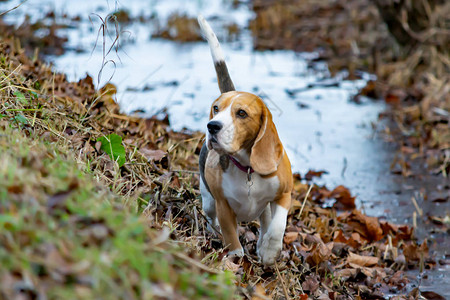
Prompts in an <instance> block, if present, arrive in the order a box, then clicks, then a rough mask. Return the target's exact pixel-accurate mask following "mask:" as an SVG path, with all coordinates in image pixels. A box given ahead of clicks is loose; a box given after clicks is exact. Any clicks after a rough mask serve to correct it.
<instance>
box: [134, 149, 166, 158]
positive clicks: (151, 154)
mask: <svg viewBox="0 0 450 300" xmlns="http://www.w3.org/2000/svg"><path fill="white" fill-rule="evenodd" d="M139 152H140V153H141V154H142V155H143V156H144V157H145V158H146V159H147V160H148V161H151V160H152V161H160V160H161V159H163V158H164V157H165V156H166V155H167V152H165V151H162V150H159V149H157V150H152V149H148V148H144V149H140V150H139Z"/></svg>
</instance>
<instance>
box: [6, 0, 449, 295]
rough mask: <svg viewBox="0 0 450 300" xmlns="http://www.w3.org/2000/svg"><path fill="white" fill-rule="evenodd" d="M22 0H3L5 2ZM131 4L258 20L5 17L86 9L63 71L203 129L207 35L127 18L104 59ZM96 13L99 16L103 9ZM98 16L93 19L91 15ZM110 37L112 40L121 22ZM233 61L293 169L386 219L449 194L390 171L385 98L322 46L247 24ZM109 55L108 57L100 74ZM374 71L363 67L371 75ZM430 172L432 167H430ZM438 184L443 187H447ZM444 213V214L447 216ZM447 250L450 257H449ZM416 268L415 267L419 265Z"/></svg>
mask: <svg viewBox="0 0 450 300" xmlns="http://www.w3.org/2000/svg"><path fill="white" fill-rule="evenodd" d="M18 3H20V1H9V2H7V4H3V3H2V4H0V9H1V10H5V9H6V8H9V7H11V6H14V5H15V4H18ZM116 5H119V8H121V7H122V5H123V6H125V7H126V8H127V9H128V10H129V13H130V15H131V16H142V18H143V19H147V20H150V19H151V18H150V17H151V16H153V20H156V19H157V20H159V21H160V22H161V23H164V20H166V19H167V18H168V16H169V15H170V14H171V13H173V12H175V11H178V12H180V13H186V14H188V15H190V16H196V15H197V14H198V13H200V12H201V13H202V14H203V15H204V16H205V17H206V18H207V19H210V20H211V24H212V26H213V28H215V29H216V30H217V32H218V36H219V39H221V40H224V39H225V36H226V34H225V32H224V30H223V27H224V25H226V24H231V23H236V24H237V25H238V26H239V27H240V28H245V27H246V26H247V24H248V20H249V19H250V18H252V13H251V11H249V10H248V8H247V7H246V6H245V5H240V6H238V7H237V8H233V7H232V6H231V1H230V2H227V1H218V0H216V1H181V0H177V1H145V2H144V1H140V0H128V1H126V4H125V2H123V3H120V2H119V3H117V2H116V1H112V0H111V1H106V0H97V1H94V0H89V1H88V0H78V1H68V0H67V1H62V0H39V1H37V0H29V1H28V2H26V3H25V4H24V5H23V6H22V7H21V8H20V9H18V10H17V11H14V12H12V13H10V14H9V15H8V16H7V18H6V20H7V21H10V22H16V23H19V24H20V23H21V20H22V19H23V17H24V13H27V14H29V15H30V16H32V18H36V19H39V18H41V17H43V16H44V15H45V13H47V12H48V11H55V12H56V14H57V15H60V14H63V13H66V14H68V15H69V16H70V17H76V16H80V17H81V22H75V23H73V22H71V21H68V20H69V19H70V18H65V19H63V20H61V21H62V22H64V23H65V24H67V25H69V28H68V29H63V30H61V32H62V33H63V34H64V35H66V36H67V37H68V38H69V42H68V47H69V49H72V50H69V51H67V52H66V53H65V54H64V55H62V56H58V57H49V59H50V60H51V61H52V62H53V64H54V65H55V67H56V69H57V70H59V71H62V72H65V73H66V74H67V75H68V77H69V78H70V79H73V80H78V79H79V78H81V77H83V76H84V75H85V74H86V73H88V74H90V75H91V76H92V77H94V79H95V81H98V82H97V84H98V85H103V84H104V83H105V82H106V81H107V80H108V79H110V78H112V80H111V81H112V83H114V84H115V85H116V86H117V87H118V90H119V93H118V95H117V100H118V102H119V103H120V105H121V107H122V109H123V111H124V112H125V113H133V112H136V111H138V112H139V113H140V114H141V115H143V116H151V115H154V114H157V113H160V112H164V111H167V113H168V114H169V117H170V122H171V126H172V127H173V128H174V129H176V130H180V129H183V128H188V129H190V130H201V131H204V129H205V128H206V123H207V121H208V111H209V107H210V104H211V102H212V101H213V100H214V99H215V98H217V97H218V95H219V89H218V86H217V82H216V77H215V72H214V67H213V64H212V59H211V57H210V52H209V48H208V46H207V44H206V42H195V43H183V44H182V43H178V42H173V41H167V40H162V39H151V38H150V37H151V35H152V33H153V26H152V24H154V23H152V21H151V20H150V21H147V22H132V23H130V24H128V25H125V26H124V27H123V28H122V30H123V32H122V33H121V38H120V39H119V41H120V42H121V43H122V48H121V49H119V50H118V52H116V51H115V50H114V49H113V50H112V51H111V52H110V53H109V54H108V55H107V56H106V58H105V59H104V53H103V47H102V42H103V37H102V36H101V34H100V36H99V37H98V30H99V27H100V25H101V23H100V19H99V17H98V16H101V17H103V18H104V17H105V16H106V15H107V14H108V12H112V11H115V10H116ZM93 13H95V14H98V16H97V15H95V14H93ZM89 17H90V18H89ZM109 28H110V30H111V36H107V37H106V40H105V43H106V47H107V48H108V47H109V46H110V45H111V43H112V42H113V41H114V27H113V26H112V25H111V26H110V27H109ZM223 50H224V53H225V55H226V59H227V64H228V68H229V70H230V73H231V76H232V79H233V81H234V83H235V86H236V88H237V89H238V90H243V91H251V92H253V93H255V94H258V95H260V96H261V97H262V98H263V99H264V100H265V101H266V103H267V104H268V106H269V107H270V109H271V111H272V114H273V117H274V121H275V124H276V126H277V128H278V132H279V135H280V137H281V139H282V141H283V144H284V145H285V147H286V149H287V152H288V155H289V157H290V159H291V162H292V166H293V170H294V171H296V172H300V173H301V174H305V173H306V172H307V171H308V170H310V169H312V170H326V171H327V172H328V174H325V175H323V176H322V178H321V179H320V180H319V183H323V184H326V185H327V186H329V187H330V188H332V187H335V186H337V185H341V184H342V185H345V186H347V187H348V188H349V189H350V190H351V192H352V193H353V194H356V195H357V199H358V201H359V202H358V207H359V208H361V209H362V210H363V211H364V212H365V213H367V214H369V215H373V216H380V217H384V218H386V219H387V220H390V221H394V222H398V223H409V224H412V215H413V212H414V211H415V210H416V209H415V207H414V205H412V202H411V197H412V196H414V193H415V192H417V191H422V193H423V194H427V193H446V191H447V192H448V188H449V187H448V182H446V181H445V180H444V179H436V178H433V177H429V176H424V177H423V178H417V177H415V178H410V179H404V178H402V177H400V176H398V175H393V174H391V171H390V164H391V162H392V160H393V158H394V155H395V149H394V146H393V145H389V144H387V143H385V142H383V141H382V140H381V138H380V136H379V134H378V132H380V131H381V130H382V129H383V124H381V123H378V121H377V118H378V114H379V113H380V112H381V111H383V110H384V109H385V106H384V103H383V102H376V101H369V100H367V99H362V100H363V101H362V102H363V103H360V104H357V103H355V102H353V101H351V99H352V96H353V95H355V93H356V92H357V91H358V89H359V88H361V87H363V86H364V83H365V80H356V81H348V80H343V78H345V74H338V75H337V76H336V77H331V76H330V74H329V73H328V71H327V68H326V65H325V64H323V63H313V62H312V61H313V59H314V57H315V55H314V54H298V53H294V52H291V51H274V52H254V51H252V38H251V35H250V33H249V32H248V31H247V30H245V29H244V30H242V31H241V32H240V35H239V38H238V39H237V40H234V41H232V42H225V43H223ZM102 61H103V62H108V61H109V62H108V63H107V64H106V65H105V66H104V68H103V70H102V72H101V78H98V74H99V73H100V70H101V69H102ZM369 77H370V76H369V75H363V78H365V79H368V78H369ZM424 174H426V172H424ZM439 189H440V190H439ZM416 198H417V199H418V203H419V206H421V208H422V209H423V211H424V216H423V219H424V220H425V219H426V217H427V214H428V215H441V216H442V213H443V212H444V213H448V211H449V207H448V203H431V201H428V202H427V201H426V200H424V199H421V197H420V194H417V193H416ZM444 216H445V215H444ZM418 227H419V230H418V234H419V237H420V238H424V237H428V238H429V239H431V240H432V241H435V243H432V242H430V241H429V245H430V248H431V250H432V251H435V252H436V255H437V259H440V258H443V259H444V260H445V255H449V253H448V249H450V241H449V239H448V235H446V233H439V232H434V233H431V234H430V230H432V229H433V228H432V227H430V226H429V224H426V223H425V222H421V221H420V218H419V221H418ZM448 259H449V258H448V257H447V258H446V260H447V261H448ZM449 270H450V268H449V267H448V264H444V265H439V264H438V267H437V268H436V269H435V270H433V271H430V272H427V276H428V279H426V278H425V279H424V280H423V281H422V284H421V286H422V287H424V288H425V290H433V291H436V292H438V293H440V294H442V295H446V296H450V287H448V286H447V285H446V284H445V283H446V282H448V281H449V280H450V275H449ZM413 275H416V274H415V273H414V274H413Z"/></svg>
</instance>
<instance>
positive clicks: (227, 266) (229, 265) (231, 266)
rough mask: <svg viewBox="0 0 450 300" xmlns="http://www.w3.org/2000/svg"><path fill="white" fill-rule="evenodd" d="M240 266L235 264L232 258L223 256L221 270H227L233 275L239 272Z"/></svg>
mask: <svg viewBox="0 0 450 300" xmlns="http://www.w3.org/2000/svg"><path fill="white" fill-rule="evenodd" d="M240 267H241V266H240V265H239V264H235V263H234V262H233V258H230V257H227V256H225V257H224V258H223V260H222V268H223V270H228V271H231V272H233V273H237V271H239V268H240Z"/></svg>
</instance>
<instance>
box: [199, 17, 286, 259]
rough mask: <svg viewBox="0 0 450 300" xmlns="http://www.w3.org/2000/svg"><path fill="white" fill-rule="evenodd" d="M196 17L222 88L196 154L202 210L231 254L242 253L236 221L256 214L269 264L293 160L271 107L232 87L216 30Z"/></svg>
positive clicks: (280, 230)
mask: <svg viewBox="0 0 450 300" xmlns="http://www.w3.org/2000/svg"><path fill="white" fill-rule="evenodd" d="M198 21H199V24H200V27H201V29H202V32H203V34H204V36H205V38H206V39H207V41H208V43H209V45H210V48H211V54H212V57H213V61H214V66H215V69H216V73H217V80H218V82H219V88H220V91H221V93H222V94H221V95H220V97H219V98H217V99H216V100H215V101H214V102H213V104H212V106H211V111H210V117H209V118H210V121H209V122H208V125H207V128H208V132H207V135H206V142H205V144H204V145H203V147H202V150H201V153H200V175H201V179H200V190H201V195H202V206H203V210H204V212H205V213H206V215H207V219H208V222H209V224H210V226H211V227H214V226H217V220H218V222H219V224H220V229H221V232H222V235H223V238H224V240H225V245H226V246H227V247H228V249H229V250H230V252H229V255H230V256H243V255H244V250H243V248H242V246H241V244H240V242H239V238H238V234H237V222H241V221H252V220H254V219H256V218H259V221H260V235H259V239H258V243H257V253H258V256H259V258H260V260H261V262H262V263H263V264H264V265H272V264H274V263H275V261H276V259H277V257H278V254H279V252H280V250H281V248H282V244H283V236H284V231H285V228H286V218H287V215H288V211H289V208H290V206H291V191H292V185H293V184H292V171H291V164H290V162H289V158H288V156H287V154H286V152H285V150H284V148H283V145H282V144H281V141H280V139H279V137H278V133H277V130H276V128H275V125H274V123H273V121H272V114H271V113H270V111H269V109H268V108H267V106H266V105H265V104H264V102H263V101H262V100H261V98H259V97H258V96H256V95H253V94H250V93H246V92H237V91H235V88H234V85H233V82H232V81H231V78H230V76H229V74H228V69H227V66H226V64H225V59H224V56H223V54H222V50H221V47H220V44H219V41H218V40H217V37H216V35H215V34H214V32H213V30H212V29H211V27H210V26H209V24H208V23H207V22H206V20H205V19H204V18H203V17H202V16H199V18H198Z"/></svg>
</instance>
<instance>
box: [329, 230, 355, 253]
mask: <svg viewBox="0 0 450 300" xmlns="http://www.w3.org/2000/svg"><path fill="white" fill-rule="evenodd" d="M333 241H335V242H337V243H344V244H347V245H349V246H350V247H353V248H355V249H358V248H359V246H361V244H362V243H361V238H360V235H359V234H358V233H353V234H352V235H351V237H350V238H346V237H345V236H344V233H343V232H342V230H338V231H335V232H334V236H333Z"/></svg>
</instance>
